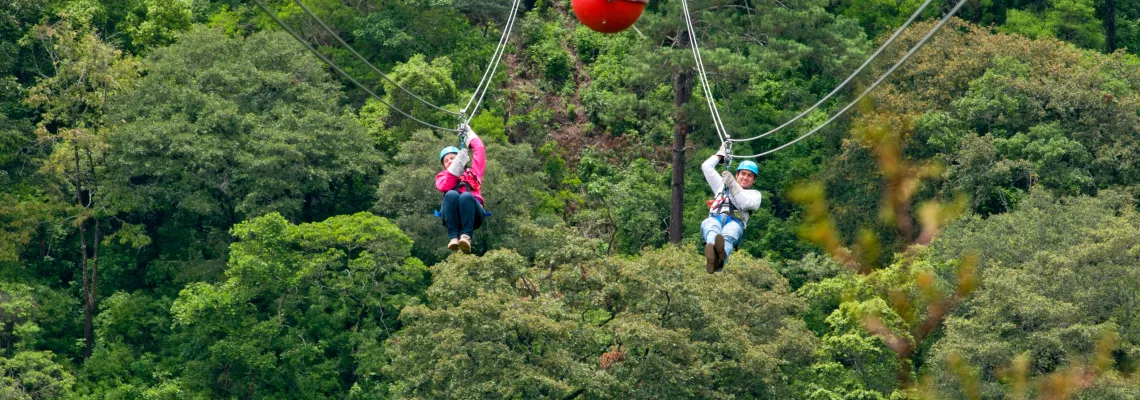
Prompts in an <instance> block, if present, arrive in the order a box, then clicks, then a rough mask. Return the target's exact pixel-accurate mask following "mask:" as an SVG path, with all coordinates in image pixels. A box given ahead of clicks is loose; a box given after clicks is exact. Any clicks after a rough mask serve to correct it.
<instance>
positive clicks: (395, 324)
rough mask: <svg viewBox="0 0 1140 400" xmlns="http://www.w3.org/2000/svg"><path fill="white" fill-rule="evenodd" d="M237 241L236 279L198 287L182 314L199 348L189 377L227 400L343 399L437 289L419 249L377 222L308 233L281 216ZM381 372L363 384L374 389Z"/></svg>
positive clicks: (329, 223)
mask: <svg viewBox="0 0 1140 400" xmlns="http://www.w3.org/2000/svg"><path fill="white" fill-rule="evenodd" d="M233 232H234V235H235V236H237V238H238V240H239V241H238V242H236V243H234V244H233V245H232V248H231V250H230V251H231V257H230V261H229V264H228V268H227V269H226V277H227V280H226V281H224V282H219V283H215V284H207V283H198V284H192V285H190V286H188V287H187V288H186V289H185V290H183V291H182V293H181V295H180V296H179V299H178V300H177V301H176V302H175V303H174V306H173V307H172V309H171V311H172V313H173V316H174V325H175V328H176V330H177V331H178V332H180V335H183V337H185V338H187V339H188V340H189V341H187V342H184V343H183V346H186V347H185V348H184V351H186V352H187V353H185V354H186V355H187V356H188V360H187V362H188V364H187V365H186V368H187V369H186V371H184V375H183V376H184V377H185V378H187V381H188V382H187V383H188V384H189V385H190V386H191V387H194V388H197V389H204V390H207V391H208V392H209V393H213V394H214V395H215V396H222V395H228V394H237V393H245V390H246V388H247V385H255V386H257V387H261V388H263V390H266V392H265V393H262V395H263V396H268V397H304V398H335V397H338V396H339V395H338V393H345V392H346V391H347V390H348V389H349V387H350V386H351V385H352V384H353V382H354V381H355V378H354V379H349V380H346V377H347V376H349V375H351V374H350V373H351V372H354V370H355V369H356V365H357V360H358V359H364V360H374V359H375V358H376V357H378V355H377V354H374V352H377V351H379V349H380V343H382V342H383V341H384V340H385V339H386V338H387V337H388V335H390V334H392V333H394V332H396V331H397V330H398V329H399V327H400V322H399V321H398V320H397V319H396V316H397V315H399V312H400V310H401V309H402V308H403V307H404V306H406V305H408V304H414V303H416V302H417V296H418V294H419V293H422V292H423V290H424V289H425V286H426V272H427V271H426V268H425V267H424V265H423V263H421V262H420V261H419V260H416V259H414V258H410V256H409V255H410V250H411V244H412V243H411V240H409V239H408V238H407V237H406V236H404V234H403V233H401V232H400V230H399V229H398V228H396V226H395V225H394V224H392V223H391V222H389V221H388V220H386V219H383V218H379V217H376V216H374V215H371V214H367V213H359V214H353V215H343V216H337V217H333V218H330V219H328V220H325V221H322V222H316V223H308V224H301V225H293V224H291V223H289V222H288V221H286V220H285V219H284V218H283V217H281V216H280V215H278V214H269V215H266V216H264V217H260V218H256V219H253V220H250V221H246V222H243V223H241V224H239V225H237V226H236V227H234V230H233ZM199 344H200V345H199ZM374 363H375V361H371V362H369V364H368V365H374ZM375 369H376V367H371V369H370V370H369V371H363V372H364V374H363V375H362V376H361V378H360V382H358V383H361V382H363V383H367V382H372V383H373V384H374V383H375V381H372V379H375V378H376V377H375V373H376V372H378V371H376V370H375ZM358 373H359V372H358ZM219 379H222V381H221V382H218V380H219ZM280 382H289V383H288V384H283V383H280Z"/></svg>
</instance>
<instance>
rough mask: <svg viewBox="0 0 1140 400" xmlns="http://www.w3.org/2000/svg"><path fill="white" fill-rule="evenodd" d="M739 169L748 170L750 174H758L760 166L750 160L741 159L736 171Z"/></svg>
mask: <svg viewBox="0 0 1140 400" xmlns="http://www.w3.org/2000/svg"><path fill="white" fill-rule="evenodd" d="M740 170H748V171H751V172H752V175H760V167H758V166H756V163H754V162H752V161H741V162H740V165H739V166H737V167H736V172H740Z"/></svg>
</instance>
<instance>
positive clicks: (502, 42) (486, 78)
mask: <svg viewBox="0 0 1140 400" xmlns="http://www.w3.org/2000/svg"><path fill="white" fill-rule="evenodd" d="M521 3H522V0H515V2H514V4H513V5H512V7H511V15H510V16H509V17H507V24H506V26H504V27H503V28H504V30H503V37H502V38H501V39H499V46H498V47H497V48H496V49H495V50H496V52H497V53H496V55H493V56H492V57H491V63H490V64H488V65H487V69H486V70H484V71H483V79H480V80H479V86H477V87H476V88H475V93H472V94H471V100H475V95H479V100H476V101H475V107H474V108H472V109H471V112H468V111H467V107H470V106H471V101H470V100H469V101H467V106H465V107H463V111H462V113H463V115H464V116H465V117H466V118H467V119H466V120H465V121H463V124H465V125H466V124H468V123H469V122H471V118H473V117H474V116H475V113H476V112H478V111H479V105H481V104H482V103H483V96H486V95H487V91H488V90H490V89H491V83H492V82H493V81H494V80H495V71H497V70H498V69H499V62H500V61H502V59H503V53H505V52H506V51H507V44H508V43H509V42H510V38H511V30H513V29H514V27H515V21H517V20H518V18H516V17H515V15H516V14H518V8H519V5H520V4H521ZM479 87H482V92H481V93H480V89H479Z"/></svg>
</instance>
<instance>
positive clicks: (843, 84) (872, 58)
mask: <svg viewBox="0 0 1140 400" xmlns="http://www.w3.org/2000/svg"><path fill="white" fill-rule="evenodd" d="M932 1H933V0H926V1H925V2H924V3H922V5H920V6H919V7H918V10H915V12H914V13H913V14H911V15H910V18H908V19H907V20H906V22H903V24H902V26H900V27H899V28H898V29H896V30H895V33H893V34H891V37H889V38H887V41H886V42H883V44H882V45H880V46H879V48H878V49H876V50H875V52H874V53H872V54H871V56H870V57H868V58H867V60H866V61H864V62H863V65H860V66H859V68H856V69H855V71H854V72H852V73H851V75H849V76H847V79H844V80H843V82H841V83H839V86H836V87H835V89H832V90H831V92H830V93H828V94H827V95H826V96H823V98H821V99H819V101H817V102H816V103H815V104H813V105H812V106H811V107H809V108H808V109H806V110H804V111H803V112H801V113H799V115H796V116H795V117H793V118H792V119H790V120H788V121H787V122H784V123H783V124H780V126H777V127H775V128H772V130H770V131H768V132H764V133H762V134H759V135H756V136H753V137H750V138H747V139H730V141H732V142H749V141H753V140H756V139H759V138H762V137H765V136H768V135H771V134H773V133H775V132H777V131H779V130H781V129H784V128H786V127H787V126H788V125H791V124H792V123H794V122H796V121H798V120H799V119H800V118H803V117H804V116H805V115H808V113H810V112H812V111H813V110H815V109H816V108H819V106H821V105H823V103H824V102H826V101H827V100H828V99H830V98H831V97H832V96H834V95H836V94H837V93H839V91H840V90H842V89H843V88H844V87H846V86H847V84H848V83H851V81H853V80H854V79H855V76H857V75H859V73H860V72H863V69H864V68H867V66H868V65H871V62H872V61H875V58H877V57H878V56H879V54H880V53H882V52H883V50H885V49H886V48H887V46H890V45H891V43H893V42H894V41H895V38H898V37H899V35H900V34H902V33H903V31H904V30H906V28H907V27H908V26H910V24H911V23H912V22H914V20H915V19H917V18H918V16H919V14H922V12H923V10H925V9H926V6H929V5H930V3H931V2H932Z"/></svg>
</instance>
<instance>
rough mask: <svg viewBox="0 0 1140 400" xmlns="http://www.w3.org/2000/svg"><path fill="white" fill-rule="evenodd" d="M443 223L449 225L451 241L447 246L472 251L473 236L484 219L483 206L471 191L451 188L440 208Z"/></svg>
mask: <svg viewBox="0 0 1140 400" xmlns="http://www.w3.org/2000/svg"><path fill="white" fill-rule="evenodd" d="M439 214H440V217H442V218H443V224H444V226H446V227H447V237H448V238H449V239H450V241H449V242H448V243H447V248H448V249H450V250H452V251H462V252H464V253H470V252H471V236H473V235H474V234H475V228H477V227H478V225H480V223H481V222H482V219H483V206H482V205H480V204H479V200H478V199H476V198H475V196H473V195H471V193H466V192H465V193H459V192H458V191H455V190H450V191H448V192H447V194H445V195H444V196H443V207H441V208H440V210H439Z"/></svg>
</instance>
